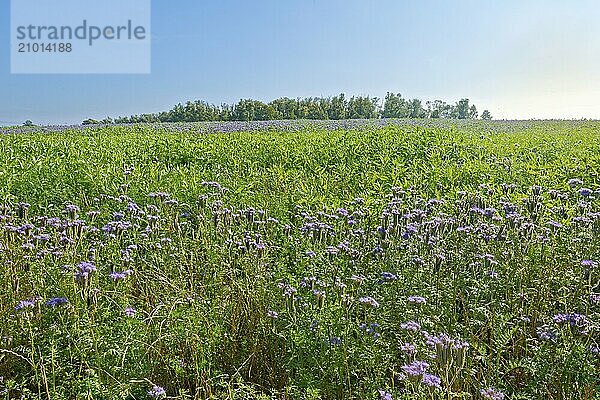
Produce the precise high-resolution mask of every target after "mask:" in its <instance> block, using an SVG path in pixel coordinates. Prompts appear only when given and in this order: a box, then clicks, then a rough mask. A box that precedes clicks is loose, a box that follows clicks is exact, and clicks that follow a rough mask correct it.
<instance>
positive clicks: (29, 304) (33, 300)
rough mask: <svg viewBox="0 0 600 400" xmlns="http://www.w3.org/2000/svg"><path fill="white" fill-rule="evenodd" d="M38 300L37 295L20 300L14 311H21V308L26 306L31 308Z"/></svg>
mask: <svg viewBox="0 0 600 400" xmlns="http://www.w3.org/2000/svg"><path fill="white" fill-rule="evenodd" d="M38 300H39V297H32V298H30V299H27V300H21V301H20V302H18V303H17V305H16V306H15V311H21V310H24V309H26V308H33V307H35V303H36V302H37V301H38Z"/></svg>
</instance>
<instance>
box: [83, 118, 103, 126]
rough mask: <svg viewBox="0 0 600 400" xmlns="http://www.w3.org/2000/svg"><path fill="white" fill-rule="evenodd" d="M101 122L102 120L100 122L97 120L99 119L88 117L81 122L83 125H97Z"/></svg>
mask: <svg viewBox="0 0 600 400" xmlns="http://www.w3.org/2000/svg"><path fill="white" fill-rule="evenodd" d="M99 123H100V122H98V121H97V120H95V119H92V118H88V119H86V120H85V121H83V122H82V123H81V124H82V125H97V124H99Z"/></svg>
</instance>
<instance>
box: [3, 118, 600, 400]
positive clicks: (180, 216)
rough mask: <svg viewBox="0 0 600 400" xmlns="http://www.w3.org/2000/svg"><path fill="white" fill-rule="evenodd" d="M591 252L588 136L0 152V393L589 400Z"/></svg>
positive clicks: (77, 140) (219, 139) (286, 134)
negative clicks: (0, 265) (162, 389)
mask: <svg viewBox="0 0 600 400" xmlns="http://www.w3.org/2000/svg"><path fill="white" fill-rule="evenodd" d="M599 238H600V123H598V122H591V121H538V122H535V121H530V122H487V121H472V122H467V123H465V122H459V121H440V122H423V123H414V122H411V121H404V122H398V123H396V124H393V125H390V126H386V127H375V126H372V127H369V126H365V127H362V128H357V129H332V130H329V129H323V128H319V127H308V126H307V127H306V128H305V129H300V130H289V131H286V130H281V131H273V130H269V131H252V132H229V133H210V134H204V133H203V134H199V133H197V129H195V128H193V127H192V126H187V125H186V126H185V127H184V128H181V127H180V128H178V129H175V128H174V127H173V126H171V127H169V128H164V129H162V128H157V126H153V125H132V126H114V127H111V126H108V127H96V128H89V129H67V130H62V131H60V132H45V133H41V132H31V133H19V134H17V133H14V134H11V133H8V134H4V135H0V263H1V264H2V265H3V266H4V268H2V269H1V270H0V376H1V377H2V379H1V380H0V393H1V396H4V398H7V399H12V398H23V399H38V398H40V399H75V398H77V399H119V398H122V399H145V398H149V397H158V398H161V397H163V398H164V397H165V396H167V398H172V399H175V398H177V399H191V398H215V399H220V398H231V399H254V398H265V399H266V398H276V399H338V398H339V399H342V398H343V399H380V398H381V399H385V400H387V399H388V398H389V397H388V394H389V395H390V396H392V397H393V398H394V399H501V398H505V399H549V398H550V399H590V400H591V399H600V385H599V384H598V383H597V382H598V381H599V380H600V355H599V347H598V346H599V345H600V334H599V329H600V318H599V317H600V282H599V280H600V267H599V265H598V263H599V262H600V239H599ZM415 296H416V297H415ZM154 386H156V387H154ZM159 387H160V388H164V391H165V393H164V394H161V393H162V391H161V390H159V389H160V388H159ZM502 395H503V396H504V397H502ZM0 398H2V397H0Z"/></svg>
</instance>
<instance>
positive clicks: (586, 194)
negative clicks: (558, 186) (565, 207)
mask: <svg viewBox="0 0 600 400" xmlns="http://www.w3.org/2000/svg"><path fill="white" fill-rule="evenodd" d="M578 193H579V194H580V195H581V196H583V197H589V196H591V194H592V193H594V191H593V190H592V189H588V188H581V189H579V191H578Z"/></svg>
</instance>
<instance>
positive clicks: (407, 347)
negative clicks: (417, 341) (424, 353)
mask: <svg viewBox="0 0 600 400" xmlns="http://www.w3.org/2000/svg"><path fill="white" fill-rule="evenodd" d="M400 349H401V350H402V351H403V352H404V354H406V355H407V356H412V355H413V354H415V353H416V351H417V347H416V346H415V345H414V344H412V343H404V344H403V345H401V346H400Z"/></svg>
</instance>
